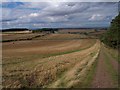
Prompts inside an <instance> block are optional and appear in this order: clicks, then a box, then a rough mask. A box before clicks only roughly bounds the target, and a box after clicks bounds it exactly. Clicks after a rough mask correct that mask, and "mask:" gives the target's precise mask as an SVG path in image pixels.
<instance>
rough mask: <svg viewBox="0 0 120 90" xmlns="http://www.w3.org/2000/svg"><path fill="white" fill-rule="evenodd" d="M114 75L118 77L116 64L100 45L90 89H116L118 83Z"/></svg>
mask: <svg viewBox="0 0 120 90" xmlns="http://www.w3.org/2000/svg"><path fill="white" fill-rule="evenodd" d="M115 75H118V62H117V61H116V60H114V59H113V58H112V57H111V56H110V55H109V53H108V52H106V50H105V48H104V47H103V45H101V50H100V53H99V57H98V63H97V67H96V72H95V76H94V78H93V81H92V88H117V87H118V81H117V76H115ZM113 77H114V78H113Z"/></svg>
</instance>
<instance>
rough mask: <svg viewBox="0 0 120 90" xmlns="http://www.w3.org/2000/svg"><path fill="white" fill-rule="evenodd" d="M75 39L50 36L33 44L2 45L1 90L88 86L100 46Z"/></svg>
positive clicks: (97, 42)
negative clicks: (5, 89) (2, 88)
mask: <svg viewBox="0 0 120 90" xmlns="http://www.w3.org/2000/svg"><path fill="white" fill-rule="evenodd" d="M79 37H80V35H78V34H50V35H46V36H44V37H41V38H42V39H41V38H40V37H39V38H36V39H37V40H36V39H33V40H29V41H16V42H14V43H13V42H6V43H3V44H2V45H3V61H2V62H3V68H2V70H3V87H5V88H22V87H34V88H37V87H38V88H62V87H65V88H70V87H87V86H89V85H90V83H91V80H92V78H93V76H94V75H93V74H94V71H95V65H96V61H97V57H98V55H99V51H100V47H101V44H100V41H99V40H98V39H80V38H79ZM76 38H79V39H76Z"/></svg>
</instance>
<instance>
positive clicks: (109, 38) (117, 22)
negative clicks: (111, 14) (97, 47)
mask: <svg viewBox="0 0 120 90" xmlns="http://www.w3.org/2000/svg"><path fill="white" fill-rule="evenodd" d="M101 41H102V42H104V43H105V44H106V45H108V46H110V47H113V48H120V12H119V14H118V16H116V17H115V19H113V20H112V22H111V25H110V27H109V29H108V30H107V32H106V33H105V34H104V35H103V36H102V37H101Z"/></svg>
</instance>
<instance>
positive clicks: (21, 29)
mask: <svg viewBox="0 0 120 90" xmlns="http://www.w3.org/2000/svg"><path fill="white" fill-rule="evenodd" d="M28 30H29V29H27V28H10V29H3V30H2V32H11V31H28Z"/></svg>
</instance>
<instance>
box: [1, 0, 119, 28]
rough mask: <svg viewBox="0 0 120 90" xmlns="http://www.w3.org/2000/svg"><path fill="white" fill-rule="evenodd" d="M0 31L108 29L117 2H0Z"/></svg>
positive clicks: (115, 12) (116, 9)
mask: <svg viewBox="0 0 120 90" xmlns="http://www.w3.org/2000/svg"><path fill="white" fill-rule="evenodd" d="M0 5H1V6H2V7H1V8H2V17H0V22H2V28H15V27H19V28H45V27H46V28H51V27H52V28H53V27H54V28H75V27H76V28H78V27H108V26H109V25H110V22H111V20H112V19H113V18H114V17H115V16H116V15H117V14H118V3H117V2H55V1H54V2H3V3H2V4H0Z"/></svg>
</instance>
